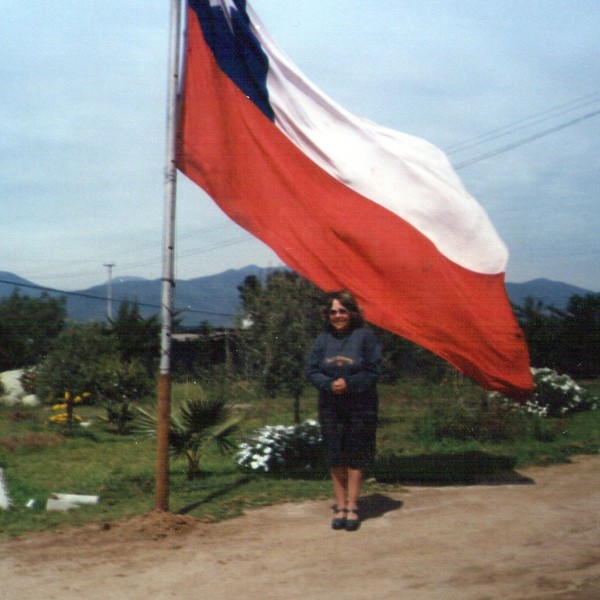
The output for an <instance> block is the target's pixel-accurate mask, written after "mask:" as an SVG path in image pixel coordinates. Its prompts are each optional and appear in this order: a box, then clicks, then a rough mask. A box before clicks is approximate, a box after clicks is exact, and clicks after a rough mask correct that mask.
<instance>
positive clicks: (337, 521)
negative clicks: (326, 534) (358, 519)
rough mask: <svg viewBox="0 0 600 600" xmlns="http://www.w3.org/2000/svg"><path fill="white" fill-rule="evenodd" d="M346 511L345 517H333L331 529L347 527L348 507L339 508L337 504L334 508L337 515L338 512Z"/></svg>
mask: <svg viewBox="0 0 600 600" xmlns="http://www.w3.org/2000/svg"><path fill="white" fill-rule="evenodd" d="M340 512H341V513H344V516H343V517H335V516H334V517H333V519H331V529H344V527H346V515H347V514H348V509H347V508H338V507H337V506H335V507H334V508H333V514H334V515H336V514H337V513H340Z"/></svg>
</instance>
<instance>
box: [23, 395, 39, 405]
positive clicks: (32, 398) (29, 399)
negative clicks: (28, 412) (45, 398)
mask: <svg viewBox="0 0 600 600" xmlns="http://www.w3.org/2000/svg"><path fill="white" fill-rule="evenodd" d="M21 402H22V403H23V406H30V407H32V408H35V407H36V406H39V405H40V401H39V400H38V397H37V396H36V395H35V394H28V395H27V396H23V398H22V399H21Z"/></svg>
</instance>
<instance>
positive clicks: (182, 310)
mask: <svg viewBox="0 0 600 600" xmlns="http://www.w3.org/2000/svg"><path fill="white" fill-rule="evenodd" d="M266 273H267V269H265V268H262V267H257V266H254V265H249V266H247V267H244V268H242V269H229V270H227V271H224V272H222V273H218V274H216V275H209V276H207V277H198V278H195V279H188V280H177V282H176V286H175V308H176V309H177V310H178V311H179V312H178V316H177V318H178V319H180V320H181V323H182V324H183V325H184V326H187V327H194V326H196V325H198V324H199V323H201V322H202V321H209V322H210V323H211V324H213V325H214V326H216V327H222V326H229V325H231V324H232V323H233V319H234V316H235V315H237V314H238V312H239V293H238V290H237V286H239V285H240V284H241V283H242V282H243V281H244V279H245V278H246V277H247V276H249V275H256V276H257V277H264V276H265V275H266ZM161 285H162V284H161V280H160V279H153V280H149V279H142V278H139V277H120V278H118V279H115V280H113V283H112V297H113V315H116V313H117V310H118V308H119V305H120V303H121V302H122V301H124V300H129V301H130V302H132V301H134V300H137V302H138V303H139V304H140V309H141V312H142V315H143V316H144V317H149V316H151V315H158V314H159V313H160V298H161ZM15 288H19V289H20V291H21V293H22V294H23V295H27V296H38V295H40V294H41V293H42V292H43V291H44V288H41V287H40V286H37V285H36V284H34V283H32V282H30V281H27V280H26V279H23V278H21V277H19V276H17V275H14V274H13V273H8V272H0V297H6V296H9V295H10V294H11V293H12V292H13V290H14V289H15ZM47 291H48V293H50V295H51V296H59V295H61V292H60V291H58V290H47ZM506 291H507V293H508V296H509V298H510V300H511V302H513V303H514V304H519V305H521V304H523V302H524V300H525V298H527V297H532V298H534V299H535V300H540V301H542V302H543V303H544V304H545V305H547V306H548V305H552V306H555V307H557V308H564V307H565V306H566V305H567V302H568V301H569V298H571V296H573V295H575V294H578V295H585V294H590V293H594V292H592V291H591V290H586V289H583V288H580V287H577V286H574V285H570V284H568V283H563V282H560V281H551V280H549V279H534V280H532V281H527V282H525V283H507V284H506ZM64 295H65V296H66V298H67V311H68V314H69V317H71V318H72V319H75V320H77V321H89V320H104V319H105V318H106V309H107V300H106V298H107V295H108V290H107V285H106V284H102V285H97V286H94V287H91V288H88V289H85V290H79V291H77V292H64Z"/></svg>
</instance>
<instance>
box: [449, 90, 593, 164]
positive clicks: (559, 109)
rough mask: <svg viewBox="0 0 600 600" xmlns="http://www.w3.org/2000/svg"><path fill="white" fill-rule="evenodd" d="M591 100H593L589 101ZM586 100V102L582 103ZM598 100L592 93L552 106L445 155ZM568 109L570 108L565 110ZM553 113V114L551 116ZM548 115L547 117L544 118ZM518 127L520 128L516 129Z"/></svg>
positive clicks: (464, 142)
mask: <svg viewBox="0 0 600 600" xmlns="http://www.w3.org/2000/svg"><path fill="white" fill-rule="evenodd" d="M590 98H593V100H590ZM583 100H586V102H583V103H582V101H583ZM599 100H600V92H592V93H590V94H585V95H584V96H580V97H579V98H575V99H574V100H570V101H569V102H565V103H563V104H559V105H558V106H554V107H552V108H548V109H546V110H543V111H541V112H538V113H535V114H533V115H530V116H529V117H524V118H522V119H519V120H517V121H513V122H512V123H508V124H506V125H502V126H501V127H495V128H494V129H490V130H489V131H486V132H484V133H481V134H479V135H476V136H474V137H472V138H468V139H466V140H464V141H462V142H458V143H457V144H454V145H452V146H450V147H449V148H446V153H447V154H455V153H457V152H462V151H463V150H466V149H468V148H471V147H473V146H478V145H480V144H483V143H486V142H489V141H491V140H493V139H496V138H498V137H502V136H504V135H508V134H510V133H514V132H515V131H520V130H521V129H526V128H527V127H531V126H533V125H537V124H539V123H542V122H544V121H548V120H549V119H554V118H556V117H559V116H562V115H564V114H567V113H569V112H572V111H574V110H578V109H580V108H583V107H585V106H589V105H590V104H593V103H594V102H598V101H599ZM573 104H577V106H572V105H573ZM566 107H570V108H566ZM562 109H564V110H562ZM552 113H554V114H552ZM544 115H549V116H544ZM517 125H519V126H520V127H517Z"/></svg>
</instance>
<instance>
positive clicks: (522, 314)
mask: <svg viewBox="0 0 600 600" xmlns="http://www.w3.org/2000/svg"><path fill="white" fill-rule="evenodd" d="M515 312H516V314H517V318H518V320H519V323H520V325H521V327H522V329H523V332H524V333H525V338H526V339H527V344H528V346H529V353H530V356H531V364H532V365H533V366H534V367H539V368H541V367H548V368H551V369H555V370H557V371H559V372H561V373H568V374H569V375H571V376H573V377H598V375H600V294H587V295H585V296H578V295H574V296H572V297H571V298H570V300H569V302H568V304H567V307H566V309H565V310H559V309H557V308H554V307H553V306H544V304H543V303H542V302H540V301H535V300H534V299H533V298H527V299H526V300H525V304H524V306H517V307H515Z"/></svg>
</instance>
